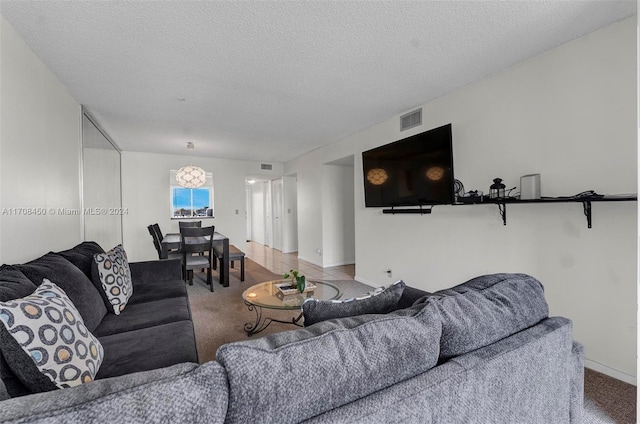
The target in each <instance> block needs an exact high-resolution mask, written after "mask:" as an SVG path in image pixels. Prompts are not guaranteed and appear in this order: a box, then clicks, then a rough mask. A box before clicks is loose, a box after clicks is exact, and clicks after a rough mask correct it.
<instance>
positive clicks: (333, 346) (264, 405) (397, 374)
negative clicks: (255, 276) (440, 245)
mask: <svg viewBox="0 0 640 424" xmlns="http://www.w3.org/2000/svg"><path fill="white" fill-rule="evenodd" d="M440 332H441V324H440V320H439V317H438V316H437V312H436V313H435V314H434V313H433V312H432V311H427V310H426V308H423V309H422V310H420V311H418V312H417V313H416V315H415V316H399V315H362V316H358V317H350V318H340V319H333V320H328V321H323V322H320V323H318V324H315V325H312V326H310V327H306V328H304V329H301V330H295V331H286V332H283V333H277V334H273V335H270V336H266V337H263V338H260V339H257V340H251V341H246V342H237V343H231V344H227V345H223V346H221V347H220V348H219V349H218V352H217V359H218V361H219V362H220V363H221V364H222V365H223V366H224V367H225V369H226V371H227V375H228V378H229V388H230V401H229V411H228V413H227V420H228V422H230V423H246V422H253V421H254V420H256V419H257V418H259V420H260V421H261V422H263V423H278V424H284V423H294V422H299V421H302V420H304V419H308V418H311V417H313V416H315V415H318V414H320V413H322V412H324V411H327V410H329V409H332V408H336V407H339V406H341V405H344V404H346V403H349V402H351V401H354V400H356V399H358V398H360V397H362V396H366V395H368V394H370V393H373V392H375V391H377V390H380V389H383V388H385V387H388V386H391V385H393V384H395V383H397V382H399V381H402V380H404V379H407V378H409V377H412V376H414V375H416V374H419V373H422V372H424V371H426V370H428V369H429V368H431V367H433V366H434V365H435V364H436V362H437V359H438V352H439V343H438V341H439V339H440ZM285 376H286V377H285Z"/></svg>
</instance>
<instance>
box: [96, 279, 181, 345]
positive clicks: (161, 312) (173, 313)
mask: <svg viewBox="0 0 640 424" xmlns="http://www.w3.org/2000/svg"><path fill="white" fill-rule="evenodd" d="M183 286H184V283H183ZM190 319H191V315H190V312H189V301H188V299H187V297H170V298H168V299H161V300H156V301H154V302H144V303H135V304H133V305H127V307H126V309H125V310H123V311H122V312H121V313H120V315H115V314H107V315H106V316H105V317H104V319H103V320H102V322H101V323H100V325H99V326H98V327H96V329H95V330H94V331H93V334H95V335H96V336H98V337H103V336H109V335H111V334H118V333H123V332H126V331H133V330H139V329H141V328H148V327H154V326H157V325H162V324H168V323H170V322H177V321H188V320H190Z"/></svg>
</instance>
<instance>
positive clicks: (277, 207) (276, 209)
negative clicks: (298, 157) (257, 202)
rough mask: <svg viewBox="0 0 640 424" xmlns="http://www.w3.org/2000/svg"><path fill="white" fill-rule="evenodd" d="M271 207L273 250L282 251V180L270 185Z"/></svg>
mask: <svg viewBox="0 0 640 424" xmlns="http://www.w3.org/2000/svg"><path fill="white" fill-rule="evenodd" d="M271 187H272V192H271V193H272V197H273V201H272V207H273V248H274V249H278V250H282V209H283V197H282V180H281V179H280V180H275V181H273V183H272V186H271Z"/></svg>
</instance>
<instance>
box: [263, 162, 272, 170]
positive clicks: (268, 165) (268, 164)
mask: <svg viewBox="0 0 640 424" xmlns="http://www.w3.org/2000/svg"><path fill="white" fill-rule="evenodd" d="M260 169H266V170H267V171H271V170H272V169H273V165H271V164H270V163H261V164H260Z"/></svg>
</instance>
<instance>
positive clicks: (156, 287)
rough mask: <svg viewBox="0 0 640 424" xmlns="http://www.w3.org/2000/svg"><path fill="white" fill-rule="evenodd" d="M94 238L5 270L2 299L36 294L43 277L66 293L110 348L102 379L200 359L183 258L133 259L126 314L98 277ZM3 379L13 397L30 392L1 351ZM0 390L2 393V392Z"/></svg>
mask: <svg viewBox="0 0 640 424" xmlns="http://www.w3.org/2000/svg"><path fill="white" fill-rule="evenodd" d="M95 253H104V250H103V249H102V248H101V247H100V246H99V245H98V244H96V243H94V242H83V243H81V244H79V245H78V246H75V247H73V248H72V249H69V250H65V251H62V252H55V253H54V252H50V253H47V254H46V255H44V256H42V257H40V258H38V259H35V260H33V261H31V262H28V263H25V264H18V265H12V266H9V265H3V266H2V268H0V301H7V300H11V299H15V298H19V297H22V296H25V295H28V294H30V292H32V291H33V290H34V289H35V287H36V286H38V285H40V284H41V283H42V281H43V278H47V279H49V280H51V281H52V282H54V283H56V284H57V285H59V286H60V287H62V289H63V290H64V291H65V292H66V294H67V295H68V296H69V298H70V299H71V300H72V301H73V303H74V305H75V306H76V307H77V308H78V311H79V312H80V314H81V315H82V318H83V319H84V322H85V325H86V327H87V329H88V330H89V331H91V332H92V333H93V334H94V335H95V336H96V337H97V338H98V340H99V341H100V343H101V344H102V346H103V348H104V360H103V362H102V365H101V366H100V369H99V370H98V373H97V374H96V376H95V379H96V380H101V379H108V378H110V377H117V376H121V375H125V374H131V373H135V372H140V371H148V370H154V369H158V368H164V367H168V366H171V365H175V364H180V363H185V362H193V363H197V362H198V355H197V350H196V344H195V334H194V330H193V322H192V320H191V310H190V308H189V302H188V297H187V290H186V287H185V284H184V281H183V280H182V275H181V267H180V261H179V260H172V261H149V262H133V263H130V264H129V266H130V269H131V275H132V282H133V287H134V290H133V295H132V296H131V298H130V299H129V302H128V304H127V306H126V308H125V309H124V310H123V311H122V312H121V314H120V315H114V314H113V313H112V312H108V311H107V308H106V306H105V302H104V301H103V299H102V297H101V294H100V292H99V290H98V288H97V287H96V283H95V279H93V278H92V275H91V274H92V263H93V255H94V254H95ZM0 377H1V378H2V382H3V383H4V387H5V388H6V391H7V392H8V395H9V396H11V397H16V396H21V395H26V394H30V393H31V392H32V390H29V389H28V388H27V387H25V386H24V385H23V384H22V383H21V382H20V380H19V379H18V378H17V377H16V376H15V375H14V373H13V372H12V370H11V369H10V368H9V366H8V365H7V363H6V361H5V359H4V358H3V357H2V355H0ZM0 392H2V391H1V390H0Z"/></svg>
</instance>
